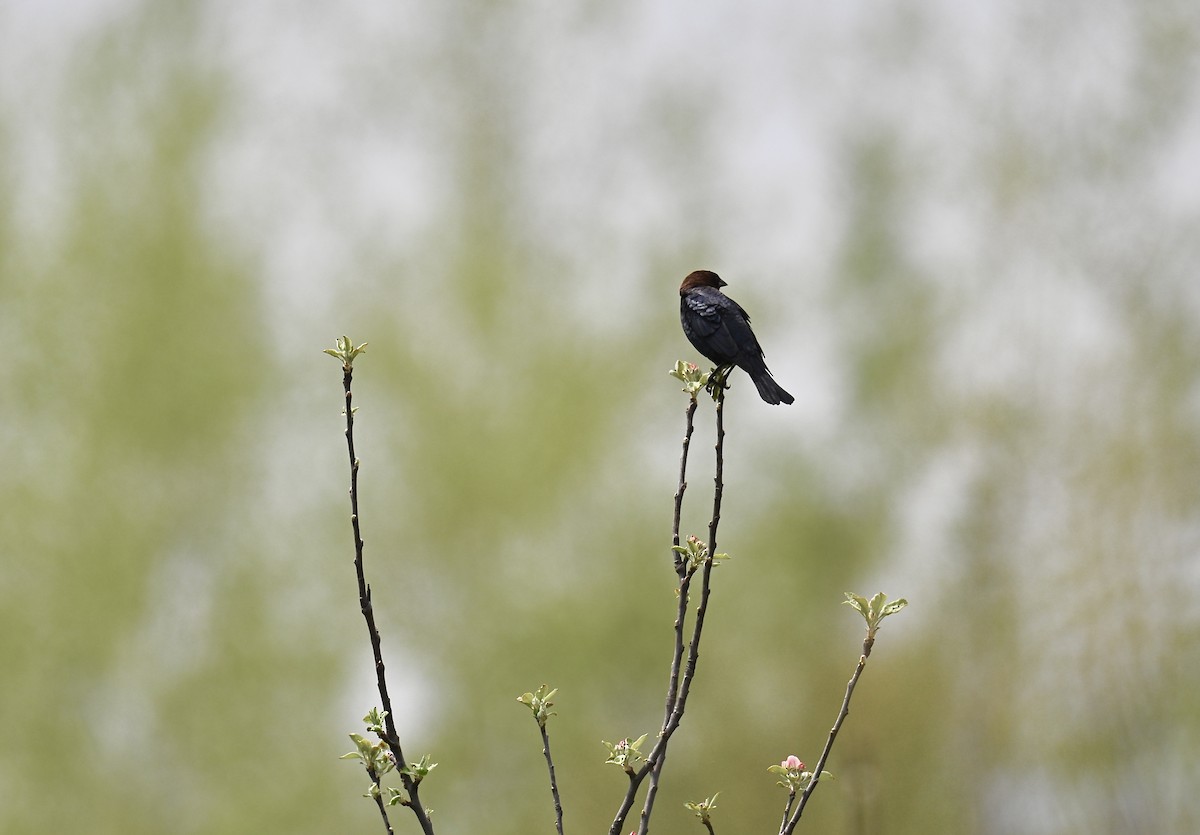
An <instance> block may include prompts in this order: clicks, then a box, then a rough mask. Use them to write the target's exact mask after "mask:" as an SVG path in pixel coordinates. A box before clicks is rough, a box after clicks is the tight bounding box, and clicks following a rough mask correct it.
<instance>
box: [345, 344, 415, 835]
mask: <svg viewBox="0 0 1200 835" xmlns="http://www.w3.org/2000/svg"><path fill="white" fill-rule="evenodd" d="M342 372H343V375H342V383H343V387H344V388H345V391H346V412H345V414H346V448H347V450H348V451H349V454H350V524H351V526H352V527H353V529H354V571H355V574H356V575H357V577H358V603H359V608H360V609H361V610H362V615H363V619H364V620H365V621H366V623H367V633H368V635H369V636H370V639H371V651H372V653H373V654H374V657H375V680H376V684H377V685H378V687H379V699H380V702H381V703H382V707H383V710H384V711H386V713H385V716H384V721H385V723H386V724H385V729H384V733H383V734H380V736H381V738H382V739H383V741H384V743H385V744H386V745H387V747H388V748H389V749H390V750H391V752H392V756H393V757H395V760H396V770H397V772H398V773H399V775H400V782H401V784H402V785H403V786H404V791H405V793H406V794H407V796H408V797H407V802H406V803H405V804H404V805H406V806H408V807H409V808H410V809H412V811H413V814H414V815H415V816H416V818H417V821H418V823H420V825H421V831H422V832H424V833H425V835H433V823H432V822H431V821H430V819H429V815H428V813H426V811H425V808H424V806H422V805H421V799H420V797H418V789H419V786H418V781H416V780H414V779H413V778H412V777H411V776H409V775H408V774H407V773H405V771H404V768H405V765H406V763H407V761H406V760H405V759H404V753H403V751H402V750H401V748H400V736H399V734H398V733H397V732H396V722H395V718H394V715H393V711H392V700H391V697H390V696H389V695H388V687H387V678H386V676H385V674H384V672H385V671H384V664H383V650H382V647H381V640H380V637H379V630H378V628H376V626H375V610H374V607H373V606H372V605H371V587H370V586H369V585H367V580H366V574H365V572H364V570H363V540H362V531H361V528H360V526H359V517H358V458H357V457H355V455H354V409H353V405H352V401H353V395H352V394H351V390H350V384H351V381H352V379H353V376H354V367H353V365H352V364H351V361H350V360H346V361H345V362H343V364H342ZM376 784H378V781H377V780H376ZM379 802H380V811H383V810H384V807H383V805H382V800H379ZM384 822H385V823H387V816H386V814H385V815H384ZM388 831H389V832H390V831H391V825H390V824H388Z"/></svg>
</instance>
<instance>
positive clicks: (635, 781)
mask: <svg viewBox="0 0 1200 835" xmlns="http://www.w3.org/2000/svg"><path fill="white" fill-rule="evenodd" d="M696 405H697V404H696V392H695V391H693V392H692V396H691V398H690V399H689V400H688V405H687V412H686V413H685V418H684V422H685V424H686V426H685V429H684V435H683V451H682V453H680V456H679V486H678V489H677V490H676V491H675V513H674V517H673V521H672V525H671V543H672V545H679V527H680V517H681V515H682V512H683V494H684V492H686V490H687V463H688V450H689V449H690V448H691V443H692V433H693V431H694V430H695V416H696ZM672 554H674V557H675V572H676V573H677V574H678V575H679V600H678V604H677V609H676V613H675V643H674V648H673V651H672V654H671V673H670V678H669V680H668V682H667V698H666V706H665V709H664V712H663V730H662V733H661V734H660V736H659V740H658V742H657V743H656V744H655V746H654V750H653V751H651V753H650V755H649V757H647V760H646V762H645V763H643V765H642V767H641V768H639V769H637V770H635V771H631V772H628V774H629V786H628V787H627V788H626V790H625V797H623V798H622V799H621V805H620V807H618V809H617V814H616V815H615V816H614V817H613V822H612V826H611V827H610V828H609V835H620V833H621V830H622V828H623V827H624V826H625V819H626V818H627V817H628V816H629V810H630V809H632V808H633V803H634V801H635V800H636V799H637V793H638V789H639V788H640V787H641V785H642V781H643V780H644V779H645V778H646V775H647V774H649V773H650V769H651V767H652V764H653V763H654V762H656V761H657V760H660V759H661V752H662V751H665V747H666V746H665V743H664V739H665V738H666V737H667V736H669V733H668V732H667V728H668V726H669V725H670V723H671V717H672V716H674V714H675V709H676V703H677V702H678V699H679V678H680V671H681V670H682V668H683V657H684V649H685V642H684V629H685V626H686V623H687V609H688V590H689V588H690V587H691V583H692V572H691V571H689V569H688V565H687V561H686V560H685V559H684V557H683V556H682V555H681V554H680V553H678V552H677V551H672Z"/></svg>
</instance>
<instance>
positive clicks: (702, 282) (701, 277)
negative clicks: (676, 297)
mask: <svg viewBox="0 0 1200 835" xmlns="http://www.w3.org/2000/svg"><path fill="white" fill-rule="evenodd" d="M724 286H725V282H724V281H722V280H721V276H719V275H717V274H716V273H714V272H713V271H712V270H696V271H695V272H693V273H689V274H688V277H687V278H685V279H684V280H683V284H680V285H679V294H680V295H683V294H684V293H686V292H687V291H688V290H693V289H695V288H696V287H716V288H718V289H720V288H721V287H724Z"/></svg>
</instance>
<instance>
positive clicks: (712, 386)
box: [704, 365, 733, 399]
mask: <svg viewBox="0 0 1200 835" xmlns="http://www.w3.org/2000/svg"><path fill="white" fill-rule="evenodd" d="M732 370H733V366H732V365H722V366H720V367H718V368H714V369H713V370H712V371H711V372H710V373H709V375H708V382H707V383H706V384H705V385H704V390H705V391H706V392H708V393H709V394H711V395H712V396H713V398H714V399H716V396H717V389H722V390H724V391H728V389H729V372H730V371H732Z"/></svg>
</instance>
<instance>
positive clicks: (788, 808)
mask: <svg viewBox="0 0 1200 835" xmlns="http://www.w3.org/2000/svg"><path fill="white" fill-rule="evenodd" d="M795 802H796V792H794V791H790V792H788V800H787V804H786V805H784V807H783V820H781V821H780V822H779V831H780V832H783V831H784V829H786V828H787V822H788V817H790V816H791V814H792V804H794V803H795Z"/></svg>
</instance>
